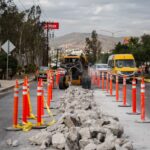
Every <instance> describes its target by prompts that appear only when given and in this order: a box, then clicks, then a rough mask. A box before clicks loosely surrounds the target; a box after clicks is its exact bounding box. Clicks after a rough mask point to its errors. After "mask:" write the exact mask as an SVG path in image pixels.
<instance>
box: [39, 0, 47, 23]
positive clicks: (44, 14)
mask: <svg viewBox="0 0 150 150" xmlns="http://www.w3.org/2000/svg"><path fill="white" fill-rule="evenodd" d="M37 2H38V3H39V6H40V8H41V10H42V13H43V16H44V18H45V19H46V20H49V19H48V18H49V17H48V16H47V15H46V13H45V11H44V9H42V6H41V2H40V0H37Z"/></svg>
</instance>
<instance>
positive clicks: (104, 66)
mask: <svg viewBox="0 0 150 150" xmlns="http://www.w3.org/2000/svg"><path fill="white" fill-rule="evenodd" d="M96 68H108V65H106V64H102V65H96Z"/></svg>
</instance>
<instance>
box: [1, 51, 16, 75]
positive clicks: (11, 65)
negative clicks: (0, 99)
mask: <svg viewBox="0 0 150 150" xmlns="http://www.w3.org/2000/svg"><path fill="white" fill-rule="evenodd" d="M6 64H7V54H5V53H2V52H1V53H0V69H2V71H1V72H0V78H3V76H6ZM17 65H18V61H17V59H16V58H14V57H13V56H9V63H8V68H9V70H10V71H9V76H10V77H11V78H12V77H13V76H14V75H15V74H16V72H17Z"/></svg>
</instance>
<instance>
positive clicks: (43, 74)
mask: <svg viewBox="0 0 150 150" xmlns="http://www.w3.org/2000/svg"><path fill="white" fill-rule="evenodd" d="M48 70H49V67H47V66H41V67H40V68H39V70H38V75H37V79H40V78H42V79H43V80H47V71H48Z"/></svg>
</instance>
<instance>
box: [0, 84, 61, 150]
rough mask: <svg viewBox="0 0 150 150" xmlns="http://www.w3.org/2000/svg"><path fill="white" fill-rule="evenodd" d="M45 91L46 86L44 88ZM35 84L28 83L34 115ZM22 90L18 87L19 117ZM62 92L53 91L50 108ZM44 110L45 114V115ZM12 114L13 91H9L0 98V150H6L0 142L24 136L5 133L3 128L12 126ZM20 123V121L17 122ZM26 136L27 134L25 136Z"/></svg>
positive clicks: (20, 113)
mask: <svg viewBox="0 0 150 150" xmlns="http://www.w3.org/2000/svg"><path fill="white" fill-rule="evenodd" d="M44 89H45V91H46V85H45V87H44ZM36 91H37V83H36V82H32V83H30V95H31V103H32V108H33V113H34V114H35V115H36V108H37V97H36ZM21 92H22V90H21V87H20V91H19V93H20V94H19V117H21V115H22V93H21ZM63 93H64V91H62V90H59V89H54V90H53V102H52V103H51V106H52V107H55V106H56V105H57V104H58V103H59V97H61V96H62V94H63ZM46 113H47V112H46V110H45V114H46ZM12 114H13V90H10V91H9V92H8V93H7V94H6V95H4V96H1V97H0V150H1V149H6V148H5V147H1V142H3V141H6V140H7V139H8V138H11V137H13V138H15V137H16V138H18V137H19V136H20V134H24V133H23V132H19V133H17V132H8V131H5V129H4V128H5V127H10V126H12ZM19 122H20V123H21V120H20V121H19ZM26 135H27V134H26Z"/></svg>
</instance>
